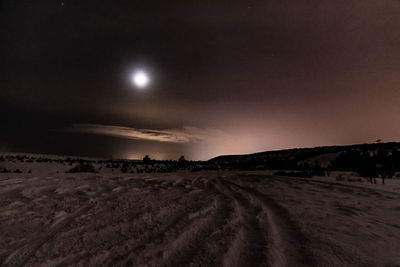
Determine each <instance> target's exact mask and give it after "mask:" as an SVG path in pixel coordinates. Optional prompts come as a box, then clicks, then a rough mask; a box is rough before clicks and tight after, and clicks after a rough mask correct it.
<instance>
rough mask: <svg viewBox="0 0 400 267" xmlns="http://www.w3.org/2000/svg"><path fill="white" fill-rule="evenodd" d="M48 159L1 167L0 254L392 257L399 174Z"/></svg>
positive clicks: (52, 262)
mask: <svg viewBox="0 0 400 267" xmlns="http://www.w3.org/2000/svg"><path fill="white" fill-rule="evenodd" d="M43 164H44V163H43ZM46 164H49V165H48V168H47V169H46V168H42V167H43V166H42V165H40V166H42V167H40V169H41V171H40V172H39V171H32V172H31V173H26V172H24V173H0V237H1V238H0V263H1V264H2V265H3V266H21V265H25V266H39V265H45V266H57V265H60V264H61V265H62V266H70V265H78V266H99V265H117V266H120V265H124V266H400V201H399V199H400V192H398V191H397V189H396V188H397V187H399V180H387V181H386V182H387V184H386V185H378V184H377V185H371V184H369V183H367V182H365V181H364V182H354V181H353V182H346V181H341V182H340V183H339V182H338V181H336V179H334V178H333V176H332V177H331V178H323V177H320V178H313V179H302V178H287V177H277V176H273V175H270V173H271V172H262V171H257V172H256V171H254V172H244V171H243V172H233V171H230V172H211V171H210V172H195V173H190V172H177V173H170V174H168V173H167V174H158V173H153V174H137V173H134V174H122V173H116V172H115V173H64V171H60V172H59V173H57V172H55V171H54V170H55V169H54V168H51V166H52V165H51V163H46ZM53 164H55V163H53ZM31 166H32V165H31ZM46 170H47V172H46ZM378 182H380V181H378Z"/></svg>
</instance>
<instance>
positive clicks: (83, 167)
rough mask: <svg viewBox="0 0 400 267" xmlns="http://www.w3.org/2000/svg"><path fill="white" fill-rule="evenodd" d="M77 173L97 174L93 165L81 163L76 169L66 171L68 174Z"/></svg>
mask: <svg viewBox="0 0 400 267" xmlns="http://www.w3.org/2000/svg"><path fill="white" fill-rule="evenodd" d="M76 172H96V170H95V168H94V166H93V164H91V163H89V162H79V163H78V164H77V165H76V166H75V167H73V168H72V169H70V170H68V171H66V173H76Z"/></svg>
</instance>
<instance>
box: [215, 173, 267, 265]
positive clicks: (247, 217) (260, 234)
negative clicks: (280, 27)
mask: <svg viewBox="0 0 400 267" xmlns="http://www.w3.org/2000/svg"><path fill="white" fill-rule="evenodd" d="M218 188H220V190H221V191H222V192H224V193H225V194H226V195H228V196H230V197H231V199H232V201H234V203H235V204H236V207H237V208H236V210H237V215H238V217H239V225H238V230H237V231H236V233H235V236H234V238H233V240H232V242H231V244H230V246H229V248H228V250H227V252H226V253H225V254H224V255H223V259H222V265H223V266H267V232H266V231H265V230H264V229H263V226H262V224H263V222H262V218H263V214H262V209H261V207H260V206H258V205H253V204H252V203H250V202H249V201H248V200H247V199H246V198H244V197H243V196H242V195H241V194H240V193H238V192H236V191H234V190H232V189H231V188H230V187H229V186H227V184H226V183H225V182H224V181H223V180H220V183H219V184H218Z"/></svg>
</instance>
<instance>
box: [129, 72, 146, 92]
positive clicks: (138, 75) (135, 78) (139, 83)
mask: <svg viewBox="0 0 400 267" xmlns="http://www.w3.org/2000/svg"><path fill="white" fill-rule="evenodd" d="M132 82H133V84H134V85H135V86H136V87H138V88H144V87H146V86H147V85H148V84H149V82H150V78H149V75H148V74H147V73H146V72H144V71H142V70H139V71H135V72H134V73H133V74H132Z"/></svg>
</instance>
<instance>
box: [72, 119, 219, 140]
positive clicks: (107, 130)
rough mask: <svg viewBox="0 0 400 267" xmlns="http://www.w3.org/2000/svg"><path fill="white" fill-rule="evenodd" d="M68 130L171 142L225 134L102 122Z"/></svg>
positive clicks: (211, 131) (209, 137) (209, 138)
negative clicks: (141, 127) (143, 127)
mask: <svg viewBox="0 0 400 267" xmlns="http://www.w3.org/2000/svg"><path fill="white" fill-rule="evenodd" d="M67 131H69V132H75V133H87V134H98V135H107V136H113V137H117V138H125V139H135V140H148V141H156V142H169V143H189V142H203V141H205V142H208V141H211V140H215V139H216V138H218V137H221V136H223V135H224V133H223V132H222V131H219V130H215V129H210V128H207V129H200V128H197V127H190V126H185V127H183V128H181V129H165V130H153V129H137V128H130V127H122V126H115V125H102V124H74V125H73V126H72V127H71V128H69V129H67Z"/></svg>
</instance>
